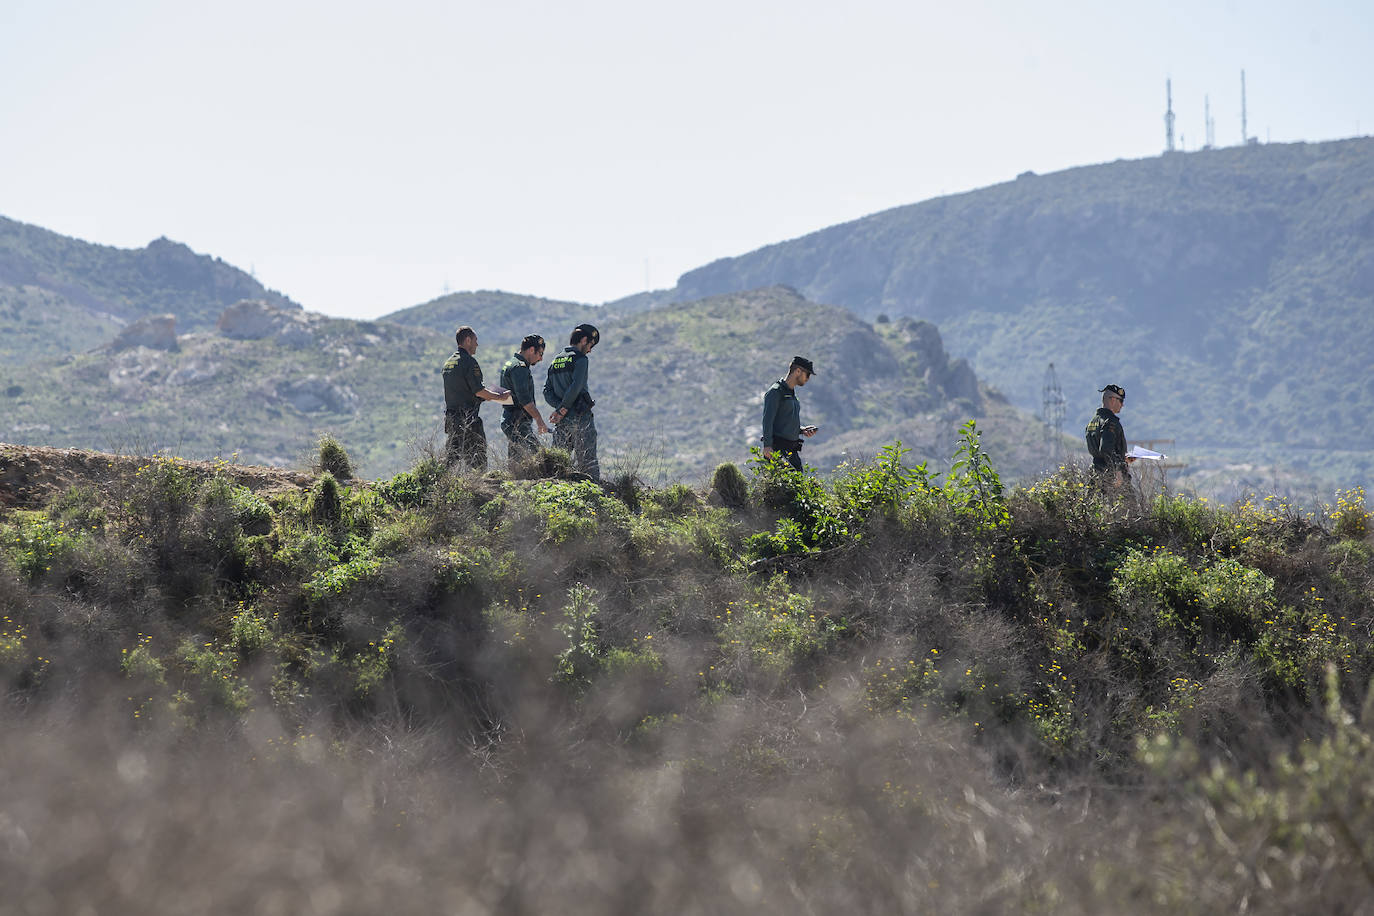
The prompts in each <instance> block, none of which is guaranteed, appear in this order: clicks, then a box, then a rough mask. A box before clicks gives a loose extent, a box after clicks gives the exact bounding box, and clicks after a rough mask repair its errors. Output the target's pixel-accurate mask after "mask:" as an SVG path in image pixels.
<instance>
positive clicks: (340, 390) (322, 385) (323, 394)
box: [276, 375, 358, 413]
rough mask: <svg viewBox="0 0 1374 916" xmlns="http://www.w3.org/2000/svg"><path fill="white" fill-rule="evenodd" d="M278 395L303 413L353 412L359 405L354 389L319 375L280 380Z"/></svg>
mask: <svg viewBox="0 0 1374 916" xmlns="http://www.w3.org/2000/svg"><path fill="white" fill-rule="evenodd" d="M276 395H277V397H278V398H280V399H281V400H283V401H286V402H287V403H288V404H290V405H291V406H292V407H294V408H296V409H297V410H299V411H300V412H301V413H321V412H325V411H328V412H330V413H352V412H353V411H354V410H356V409H357V407H358V396H357V395H356V394H355V393H354V392H353V389H351V388H349V387H348V386H347V385H339V384H336V383H334V382H332V381H330V380H329V379H328V378H322V377H320V376H318V375H307V376H306V377H305V378H301V379H287V380H285V381H282V382H279V383H278V384H277V389H276Z"/></svg>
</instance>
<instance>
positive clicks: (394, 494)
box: [377, 458, 444, 508]
mask: <svg viewBox="0 0 1374 916" xmlns="http://www.w3.org/2000/svg"><path fill="white" fill-rule="evenodd" d="M443 472H444V466H443V463H442V462H440V461H439V459H437V458H424V459H421V460H420V461H417V462H416V463H415V465H414V466H413V467H411V468H410V469H409V470H405V471H402V472H400V473H399V474H397V475H396V476H394V477H391V478H389V479H388V480H384V481H382V482H381V483H379V484H377V492H378V493H380V494H381V495H382V498H384V499H385V500H387V501H388V502H390V503H391V504H392V505H395V506H400V507H401V508H415V507H418V506H422V505H424V504H425V503H427V502H429V501H430V500H431V499H432V498H433V494H434V491H435V487H436V486H437V484H438V482H439V478H440V477H441V476H442V475H443Z"/></svg>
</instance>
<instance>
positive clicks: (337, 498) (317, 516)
mask: <svg viewBox="0 0 1374 916" xmlns="http://www.w3.org/2000/svg"><path fill="white" fill-rule="evenodd" d="M305 514H306V515H307V516H309V518H310V520H311V521H312V522H314V523H315V524H317V525H337V524H339V522H340V521H342V520H343V487H341V486H339V481H338V480H336V479H335V477H334V475H333V474H331V473H329V472H328V471H325V472H324V473H323V474H321V475H320V476H319V477H318V478H317V479H316V480H315V483H314V484H313V485H312V486H311V487H310V493H309V494H308V495H307V496H306V499H305Z"/></svg>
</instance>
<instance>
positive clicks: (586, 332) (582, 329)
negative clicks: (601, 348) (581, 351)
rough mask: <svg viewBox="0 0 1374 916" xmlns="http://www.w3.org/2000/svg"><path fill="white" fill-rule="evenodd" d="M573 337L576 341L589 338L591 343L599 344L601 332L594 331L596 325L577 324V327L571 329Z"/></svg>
mask: <svg viewBox="0 0 1374 916" xmlns="http://www.w3.org/2000/svg"><path fill="white" fill-rule="evenodd" d="M573 336H574V337H576V338H577V339H578V340H585V339H586V338H588V337H590V338H591V339H592V343H594V344H599V343H601V332H600V331H598V330H597V329H596V325H594V324H579V325H578V326H577V327H575V328H573Z"/></svg>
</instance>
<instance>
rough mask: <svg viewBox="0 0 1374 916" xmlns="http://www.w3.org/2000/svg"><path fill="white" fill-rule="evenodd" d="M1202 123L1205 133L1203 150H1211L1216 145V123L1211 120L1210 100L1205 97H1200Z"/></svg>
mask: <svg viewBox="0 0 1374 916" xmlns="http://www.w3.org/2000/svg"><path fill="white" fill-rule="evenodd" d="M1202 123H1203V126H1204V127H1205V128H1206V131H1207V146H1206V147H1204V149H1211V148H1212V147H1214V146H1216V145H1217V122H1216V121H1213V120H1212V99H1211V98H1210V97H1209V96H1205V95H1204V96H1203V97H1202Z"/></svg>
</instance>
